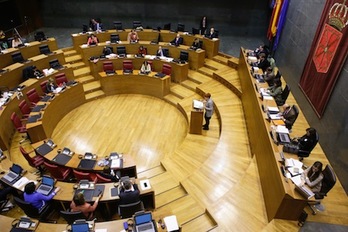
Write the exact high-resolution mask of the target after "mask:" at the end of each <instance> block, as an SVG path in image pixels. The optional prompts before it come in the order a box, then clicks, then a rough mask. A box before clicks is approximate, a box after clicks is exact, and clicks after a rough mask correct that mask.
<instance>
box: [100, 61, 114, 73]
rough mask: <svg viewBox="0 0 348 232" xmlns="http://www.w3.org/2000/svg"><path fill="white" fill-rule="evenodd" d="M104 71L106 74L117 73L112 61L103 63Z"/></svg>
mask: <svg viewBox="0 0 348 232" xmlns="http://www.w3.org/2000/svg"><path fill="white" fill-rule="evenodd" d="M103 70H104V72H105V73H106V74H113V73H115V69H114V65H113V64H112V61H104V62H103Z"/></svg>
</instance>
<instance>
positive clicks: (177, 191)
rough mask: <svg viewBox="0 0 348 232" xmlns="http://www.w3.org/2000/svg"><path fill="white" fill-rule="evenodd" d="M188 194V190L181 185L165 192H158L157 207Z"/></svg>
mask: <svg viewBox="0 0 348 232" xmlns="http://www.w3.org/2000/svg"><path fill="white" fill-rule="evenodd" d="M186 195H187V192H186V191H185V189H184V188H183V187H182V186H181V185H179V186H177V187H175V188H172V189H170V190H168V191H166V192H163V193H161V194H156V197H155V200H156V208H160V207H162V206H165V205H167V204H169V203H171V202H173V201H175V200H177V199H179V198H181V197H184V196H186Z"/></svg>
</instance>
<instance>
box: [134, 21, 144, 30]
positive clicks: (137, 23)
mask: <svg viewBox="0 0 348 232" xmlns="http://www.w3.org/2000/svg"><path fill="white" fill-rule="evenodd" d="M138 27H142V24H141V22H140V21H133V29H136V28H138Z"/></svg>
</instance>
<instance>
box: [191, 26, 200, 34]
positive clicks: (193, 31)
mask: <svg viewBox="0 0 348 232" xmlns="http://www.w3.org/2000/svg"><path fill="white" fill-rule="evenodd" d="M192 34H193V35H199V34H200V33H199V29H197V28H194V27H192Z"/></svg>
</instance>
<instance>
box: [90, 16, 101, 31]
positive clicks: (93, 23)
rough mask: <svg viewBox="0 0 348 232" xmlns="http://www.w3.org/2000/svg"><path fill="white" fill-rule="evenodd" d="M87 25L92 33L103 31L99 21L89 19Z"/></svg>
mask: <svg viewBox="0 0 348 232" xmlns="http://www.w3.org/2000/svg"><path fill="white" fill-rule="evenodd" d="M89 25H90V28H91V30H92V31H97V32H99V31H102V30H103V25H102V24H101V22H100V19H91V21H90V24H89Z"/></svg>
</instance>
